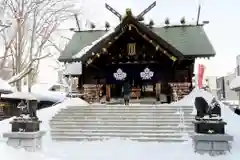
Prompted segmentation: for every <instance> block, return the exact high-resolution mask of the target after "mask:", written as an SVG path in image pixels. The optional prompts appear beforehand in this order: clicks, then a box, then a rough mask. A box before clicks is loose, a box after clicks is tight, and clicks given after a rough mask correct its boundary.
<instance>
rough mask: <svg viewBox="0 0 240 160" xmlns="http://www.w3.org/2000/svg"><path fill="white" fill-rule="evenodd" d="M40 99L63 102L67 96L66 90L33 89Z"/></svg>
mask: <svg viewBox="0 0 240 160" xmlns="http://www.w3.org/2000/svg"><path fill="white" fill-rule="evenodd" d="M32 94H33V95H34V96H35V97H37V98H38V99H39V100H40V101H50V102H62V101H63V100H64V99H65V98H66V96H67V93H66V92H53V91H33V93H32Z"/></svg>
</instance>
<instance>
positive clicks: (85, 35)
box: [59, 30, 106, 60]
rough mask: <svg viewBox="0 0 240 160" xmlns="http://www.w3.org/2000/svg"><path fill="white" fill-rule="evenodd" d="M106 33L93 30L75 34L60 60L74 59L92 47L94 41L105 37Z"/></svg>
mask: <svg viewBox="0 0 240 160" xmlns="http://www.w3.org/2000/svg"><path fill="white" fill-rule="evenodd" d="M105 33H106V31H103V30H91V31H81V32H75V33H74V35H73V37H72V39H71V40H70V42H69V43H68V44H67V46H66V47H65V49H64V51H63V52H62V53H61V55H60V57H59V60H61V59H66V60H67V59H72V57H73V56H74V55H76V54H77V53H78V52H80V51H81V49H83V48H84V47H86V46H88V45H91V44H92V42H93V41H95V40H97V39H98V38H99V37H101V36H103V35H104V34H105Z"/></svg>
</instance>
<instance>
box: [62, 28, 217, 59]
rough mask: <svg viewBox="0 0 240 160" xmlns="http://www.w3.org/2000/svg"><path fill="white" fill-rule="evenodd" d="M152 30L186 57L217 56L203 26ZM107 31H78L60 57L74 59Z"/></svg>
mask: <svg viewBox="0 0 240 160" xmlns="http://www.w3.org/2000/svg"><path fill="white" fill-rule="evenodd" d="M152 31H153V32H154V33H156V34H157V35H158V36H160V37H161V38H162V39H164V40H165V41H167V42H168V43H169V44H170V45H172V46H173V47H175V48H176V49H177V50H178V51H179V52H181V53H182V54H183V55H184V56H185V57H210V56H215V51H214V49H213V47H212V45H211V43H210V41H209V39H208V37H207V35H206V33H205V31H204V29H203V26H181V25H180V26H172V27H159V28H152ZM105 33H106V31H100V30H98V31H82V32H76V33H75V34H74V35H73V37H72V40H71V41H70V42H69V44H68V45H67V46H66V48H65V49H64V51H63V52H62V54H61V55H60V57H59V60H60V61H74V58H73V56H74V55H75V54H77V53H78V52H80V51H81V49H82V48H84V47H85V46H88V45H91V43H92V42H93V41H95V40H97V39H98V38H100V37H101V36H103V35H104V34H105Z"/></svg>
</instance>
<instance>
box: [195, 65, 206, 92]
mask: <svg viewBox="0 0 240 160" xmlns="http://www.w3.org/2000/svg"><path fill="white" fill-rule="evenodd" d="M204 70H205V66H204V65H203V64H199V65H198V76H197V79H198V88H202V87H203V75H204Z"/></svg>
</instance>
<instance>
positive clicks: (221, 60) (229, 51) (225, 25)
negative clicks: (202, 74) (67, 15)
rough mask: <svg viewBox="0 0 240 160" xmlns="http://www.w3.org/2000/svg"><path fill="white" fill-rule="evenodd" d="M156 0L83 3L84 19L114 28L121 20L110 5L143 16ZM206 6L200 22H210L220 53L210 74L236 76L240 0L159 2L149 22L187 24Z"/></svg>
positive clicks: (210, 65) (65, 26)
mask: <svg viewBox="0 0 240 160" xmlns="http://www.w3.org/2000/svg"><path fill="white" fill-rule="evenodd" d="M153 1H154V0H105V1H104V0H79V4H81V8H80V7H79V10H81V11H82V16H81V17H80V19H81V22H82V24H85V22H84V20H83V19H87V20H89V21H91V22H94V23H95V24H96V25H97V28H98V27H99V28H101V27H103V26H104V22H105V21H109V22H110V23H111V24H112V25H116V24H117V23H118V19H117V18H116V17H115V16H114V15H113V14H112V13H111V12H109V11H108V10H106V9H105V6H104V3H108V4H109V5H111V6H112V7H113V8H115V9H116V10H117V11H119V12H120V13H121V14H124V12H125V10H126V8H131V9H132V12H133V14H135V15H137V14H139V13H140V12H141V11H142V10H143V9H145V8H146V7H147V6H148V5H149V4H151V3H152V2H153ZM199 2H200V3H201V4H202V10H201V17H200V20H201V21H203V20H208V21H210V23H209V24H208V25H206V26H205V31H206V33H207V35H208V37H209V39H210V41H211V42H212V44H213V47H214V48H215V50H216V57H215V58H212V59H211V60H209V61H204V64H205V65H206V68H207V70H206V74H207V75H213V76H222V75H226V74H227V73H228V72H233V71H234V68H235V67H236V56H237V55H238V54H239V53H240V52H239V49H240V42H239V37H240V9H239V6H240V1H239V0H157V6H156V7H155V8H154V9H152V10H151V11H150V12H149V13H148V14H147V15H146V16H145V20H146V21H149V19H153V20H154V22H155V24H156V25H162V24H163V22H164V20H165V18H166V17H169V19H170V22H171V23H172V24H178V23H179V20H180V18H181V17H183V16H185V18H186V21H187V23H193V22H195V21H196V17H197V8H198V3H199ZM61 27H62V29H68V28H71V27H75V23H74V22H72V23H69V22H68V23H64V24H63V25H62V26H61Z"/></svg>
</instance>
